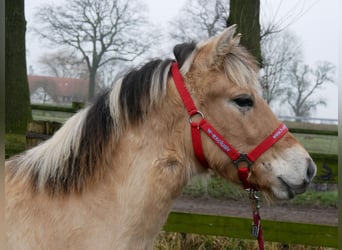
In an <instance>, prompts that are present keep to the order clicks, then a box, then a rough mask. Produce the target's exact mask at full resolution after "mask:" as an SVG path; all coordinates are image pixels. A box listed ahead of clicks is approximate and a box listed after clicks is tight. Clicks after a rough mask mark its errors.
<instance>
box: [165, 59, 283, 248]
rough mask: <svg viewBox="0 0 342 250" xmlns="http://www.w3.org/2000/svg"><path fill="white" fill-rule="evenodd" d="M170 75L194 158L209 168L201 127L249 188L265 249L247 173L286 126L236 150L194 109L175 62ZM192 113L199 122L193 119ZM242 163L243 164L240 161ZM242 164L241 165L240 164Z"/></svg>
mask: <svg viewBox="0 0 342 250" xmlns="http://www.w3.org/2000/svg"><path fill="white" fill-rule="evenodd" d="M171 74H172V77H173V80H174V82H175V85H176V88H177V90H178V93H179V95H180V97H181V98H182V100H183V103H184V106H185V108H186V110H187V111H188V114H189V122H190V125H191V136H192V145H193V148H194V153H195V156H196V158H197V159H198V160H199V161H200V162H201V164H202V165H203V166H205V167H207V168H209V167H210V166H209V164H208V161H207V160H206V158H205V155H204V152H203V147H202V139H201V130H202V131H203V132H204V133H205V134H207V136H209V138H210V139H211V140H212V141H213V142H214V143H215V144H216V145H217V146H219V148H220V149H221V150H222V151H223V152H225V153H226V154H227V155H228V157H229V158H230V159H231V160H232V162H233V163H234V165H235V166H236V167H237V169H238V173H239V178H240V180H241V182H242V184H243V187H244V188H245V189H248V191H249V194H250V199H251V200H252V208H253V224H252V235H253V236H255V237H257V239H258V243H259V249H260V250H263V249H264V243H263V237H262V229H261V223H260V215H259V208H260V204H259V197H258V196H257V194H256V190H257V188H256V187H254V186H253V185H251V184H250V183H248V181H247V178H248V175H249V171H250V168H251V166H252V164H253V163H254V162H255V161H256V159H258V158H259V157H260V155H262V154H263V153H264V152H265V151H266V150H268V149H269V148H270V147H271V146H272V145H273V144H274V143H276V142H277V141H278V140H280V138H282V137H283V136H284V135H285V134H286V133H287V131H288V128H287V127H286V125H285V124H283V123H281V124H280V125H279V127H278V128H277V129H276V130H274V132H273V133H272V134H270V135H269V136H268V137H266V138H265V139H264V140H263V141H262V142H261V143H260V144H259V145H257V146H256V147H255V148H254V149H253V150H252V151H250V152H249V153H248V154H244V153H240V152H238V151H237V150H236V149H235V148H234V147H233V146H232V145H230V144H229V142H228V141H226V140H225V139H224V138H223V136H222V135H221V134H220V133H219V132H217V131H216V130H215V129H214V127H213V126H212V125H211V124H210V123H209V122H208V121H207V120H206V119H205V116H204V114H203V113H202V112H201V111H199V110H197V108H196V106H195V103H194V101H193V100H192V98H191V95H190V93H189V91H188V89H187V88H186V86H185V84H184V81H183V78H182V75H181V74H180V72H179V69H178V64H177V63H176V62H174V63H173V64H172V66H171ZM195 116H197V119H196V120H198V119H199V121H196V122H195V121H194V120H195ZM242 163H244V164H242ZM241 165H243V166H241Z"/></svg>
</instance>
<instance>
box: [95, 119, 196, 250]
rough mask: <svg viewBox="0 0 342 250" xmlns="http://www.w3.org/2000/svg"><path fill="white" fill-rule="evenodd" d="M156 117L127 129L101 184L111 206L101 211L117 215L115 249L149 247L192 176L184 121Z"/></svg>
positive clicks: (114, 221) (113, 216)
mask: <svg viewBox="0 0 342 250" xmlns="http://www.w3.org/2000/svg"><path fill="white" fill-rule="evenodd" d="M155 118H156V119H153V118H152V119H151V120H149V121H147V122H145V123H144V124H142V125H140V126H138V127H137V128H128V129H127V131H126V132H125V134H124V135H123V136H122V138H121V139H120V141H119V142H118V145H117V148H119V149H120V150H118V151H117V152H115V153H114V154H113V159H112V166H111V168H110V169H111V170H110V173H108V175H107V177H106V183H104V185H102V187H101V188H100V189H99V190H100V193H102V195H106V196H108V197H109V199H104V200H108V202H109V203H110V205H109V206H110V207H111V209H112V211H111V212H108V211H105V210H106V209H107V208H105V209H104V211H103V212H104V213H108V214H110V217H111V219H113V225H114V226H113V228H112V230H113V232H112V234H113V235H114V237H115V240H114V242H119V243H118V244H120V245H117V246H116V248H117V249H119V248H121V249H122V247H124V248H127V249H134V247H135V246H146V247H147V248H148V246H150V245H151V244H152V243H153V240H154V238H155V236H156V235H157V233H158V232H159V231H160V229H161V227H162V226H163V224H164V223H165V220H166V218H167V215H168V212H169V211H170V208H171V206H172V201H173V200H174V199H175V198H176V197H178V196H179V195H180V193H181V190H182V188H183V187H184V186H185V185H186V183H187V181H188V179H189V176H190V175H191V171H192V170H191V168H190V165H191V163H190V162H187V161H186V160H185V159H187V158H188V157H187V156H186V154H187V151H186V150H184V140H183V139H182V138H184V131H183V128H182V125H179V123H177V122H175V121H172V120H168V121H167V122H166V123H163V124H161V121H160V120H158V119H160V117H159V118H158V119H157V117H155ZM98 197H99V196H98V195H94V198H95V199H97V198H98ZM108 197H107V198H108ZM106 207H108V206H106ZM126 244H128V245H126Z"/></svg>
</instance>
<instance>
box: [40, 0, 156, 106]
mask: <svg viewBox="0 0 342 250" xmlns="http://www.w3.org/2000/svg"><path fill="white" fill-rule="evenodd" d="M143 10H144V6H143V5H141V4H139V3H138V2H137V0H135V1H132V0H70V1H67V2H66V3H65V4H63V5H62V6H58V7H57V6H53V5H46V6H44V7H42V8H40V9H39V10H38V11H37V17H38V20H39V23H42V24H43V27H39V28H36V29H35V30H36V31H37V32H38V33H39V34H40V35H41V36H42V37H44V38H46V39H48V40H49V41H50V42H51V43H53V44H55V45H59V46H66V47H69V48H72V49H74V50H75V51H77V52H78V53H79V54H80V55H81V57H82V59H83V60H84V61H85V63H86V65H87V67H88V71H89V72H88V73H89V100H92V99H93V97H94V94H95V80H96V73H97V71H98V69H99V68H100V67H101V66H103V65H105V64H106V63H108V62H110V61H117V60H121V61H132V60H134V59H135V58H136V57H138V56H139V55H141V54H143V53H144V52H145V51H146V50H147V49H148V48H149V47H150V46H151V41H152V39H151V38H150V39H147V34H145V35H144V33H143V32H142V27H143V26H144V25H145V24H146V20H147V19H146V17H145V16H144V15H143V14H142V13H143ZM149 36H150V34H149Z"/></svg>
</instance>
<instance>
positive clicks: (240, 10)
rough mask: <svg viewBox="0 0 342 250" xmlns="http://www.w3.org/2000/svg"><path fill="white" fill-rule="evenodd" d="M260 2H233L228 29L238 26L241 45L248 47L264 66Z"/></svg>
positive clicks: (244, 0) (255, 0)
mask: <svg viewBox="0 0 342 250" xmlns="http://www.w3.org/2000/svg"><path fill="white" fill-rule="evenodd" d="M259 12H260V0H231V1H230V10H229V17H228V20H227V27H228V26H230V25H232V24H237V25H238V32H239V33H241V34H242V37H241V44H242V45H243V46H244V47H246V48H247V49H248V50H249V51H250V52H251V53H252V55H253V56H254V57H255V58H256V60H257V61H258V62H259V64H260V66H261V65H262V58H261V49H260V20H259Z"/></svg>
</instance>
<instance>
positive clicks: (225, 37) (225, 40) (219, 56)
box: [213, 24, 241, 65]
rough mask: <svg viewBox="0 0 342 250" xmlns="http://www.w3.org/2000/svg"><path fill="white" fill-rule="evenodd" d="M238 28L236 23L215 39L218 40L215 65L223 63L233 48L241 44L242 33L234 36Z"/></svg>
mask: <svg viewBox="0 0 342 250" xmlns="http://www.w3.org/2000/svg"><path fill="white" fill-rule="evenodd" d="M236 28H237V25H236V24H234V25H231V26H229V27H228V28H226V29H225V30H224V31H223V32H222V33H221V35H219V36H218V37H217V39H215V40H216V41H217V43H216V46H215V50H214V51H213V53H214V54H213V63H214V64H215V65H221V64H222V63H223V60H224V58H225V56H226V55H227V54H228V53H229V51H230V50H231V48H232V47H233V46H238V45H239V43H240V38H241V34H240V33H239V34H237V35H236V36H235V37H234V34H235V31H236Z"/></svg>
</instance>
